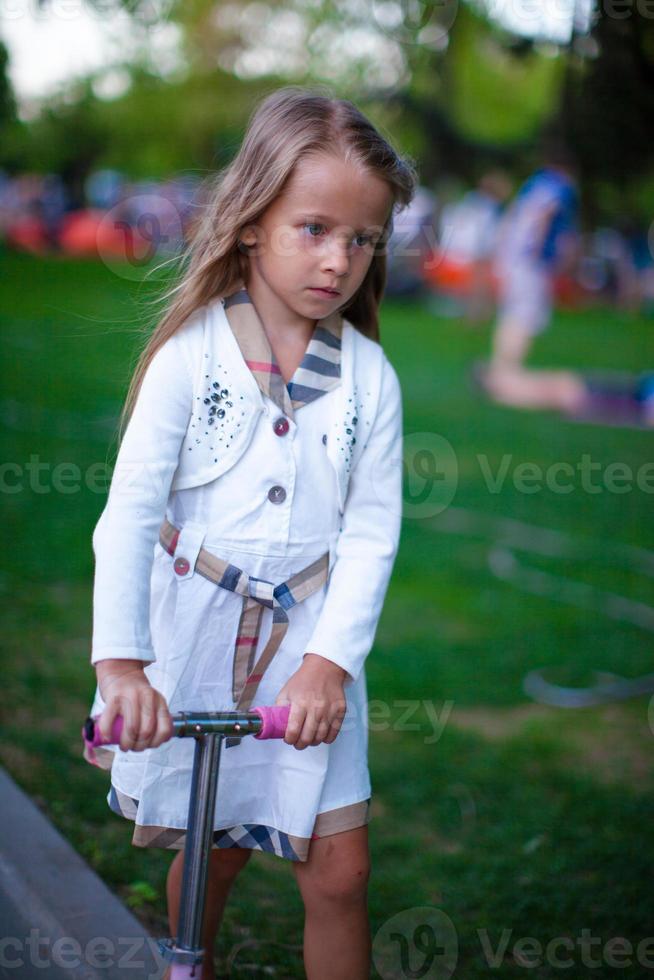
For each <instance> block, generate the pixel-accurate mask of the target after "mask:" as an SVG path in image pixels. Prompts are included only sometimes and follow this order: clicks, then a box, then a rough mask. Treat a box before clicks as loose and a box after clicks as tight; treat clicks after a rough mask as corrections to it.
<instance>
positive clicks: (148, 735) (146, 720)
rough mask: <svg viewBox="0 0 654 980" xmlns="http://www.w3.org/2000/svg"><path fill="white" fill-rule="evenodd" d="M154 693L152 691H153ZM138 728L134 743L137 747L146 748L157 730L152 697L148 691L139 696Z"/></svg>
mask: <svg viewBox="0 0 654 980" xmlns="http://www.w3.org/2000/svg"><path fill="white" fill-rule="evenodd" d="M153 694H154V692H153ZM140 709H141V710H140V712H139V728H138V735H137V737H136V738H135V740H134V741H135V743H136V746H137V747H138V748H146V746H147V745H149V743H150V742H151V740H152V738H153V737H154V734H155V732H156V730H157V712H156V708H155V704H154V697H152V696H150V694H149V693H146V694H145V695H142V696H141V698H140Z"/></svg>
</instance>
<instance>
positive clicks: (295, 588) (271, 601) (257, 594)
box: [159, 518, 329, 748]
mask: <svg viewBox="0 0 654 980" xmlns="http://www.w3.org/2000/svg"><path fill="white" fill-rule="evenodd" d="M180 531H181V528H177V527H175V525H174V524H171V523H170V521H169V520H168V519H167V518H165V519H164V522H163V524H162V525H161V528H160V530H159V541H160V543H161V546H162V548H164V549H165V550H166V551H167V552H168V554H169V555H174V554H175V549H176V547H177V539H178V538H179V534H180ZM186 565H187V567H188V562H187V563H186ZM195 571H196V572H197V573H198V574H200V575H203V576H204V578H208V579H210V580H211V581H212V582H215V583H216V585H220V586H221V587H222V588H223V589H229V590H230V592H238V593H239V595H242V596H243V608H242V610H241V616H240V619H239V624H238V633H237V635H236V644H235V647H234V661H233V670H232V697H233V699H234V703H235V708H236V709H239V710H244V711H247V709H248V708H249V707H250V706H251V704H252V700H253V698H254V695H255V693H256V690H257V688H258V686H259V682H260V680H261V678H262V677H263V675H264V673H265V671H266V669H267V667H268V665H269V664H270V662H271V660H272V659H273V657H274V656H275V654H276V652H277V650H278V648H279V645H280V644H281V642H282V640H283V639H284V636H285V635H286V630H287V629H288V615H287V613H286V610H287V609H290V608H291V606H294V605H295V604H296V603H297V602H301V601H302V599H306V598H307V596H309V595H311V594H312V593H313V592H316V591H317V590H318V589H319V588H320V587H321V585H323V583H324V582H325V581H326V580H327V576H328V571H329V551H326V552H325V553H324V555H321V556H320V558H317V559H316V560H315V561H312V562H311V564H310V565H307V566H306V568H303V569H301V570H300V571H299V572H296V573H295V575H292V576H291V577H290V578H289V579H287V581H286V582H281V583H280V584H279V585H275V584H274V583H273V582H269V581H267V579H262V578H255V577H254V576H253V575H248V574H247V572H244V571H243V569H242V568H239V567H238V566H237V565H232V564H231V563H230V562H228V561H225V560H224V559H222V558H218V557H217V556H216V555H214V554H212V553H211V552H210V551H207V549H206V548H200V550H199V552H198V556H197V559H196V562H195ZM264 606H267V607H268V608H270V609H272V611H273V622H272V631H271V634H270V639H269V640H268V642H267V644H266V646H265V648H264V650H263V651H262V653H261V656H260V657H259V659H258V660H257V662H256V663H254V657H255V654H256V649H257V643H258V640H259V632H260V627H261V617H262V615H263V609H264ZM240 743H241V739H240V738H237V737H228V738H226V739H225V746H226V747H227V748H230V747H231V746H232V745H240Z"/></svg>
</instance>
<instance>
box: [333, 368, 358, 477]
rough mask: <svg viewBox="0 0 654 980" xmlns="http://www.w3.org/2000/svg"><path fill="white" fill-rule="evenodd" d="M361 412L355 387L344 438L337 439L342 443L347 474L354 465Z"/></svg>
mask: <svg viewBox="0 0 654 980" xmlns="http://www.w3.org/2000/svg"><path fill="white" fill-rule="evenodd" d="M352 403H354V404H352ZM359 412H360V409H358V408H357V386H356V385H355V386H354V398H348V406H347V408H346V409H345V418H344V419H343V438H341V437H340V436H337V437H336V438H337V441H338V442H339V443H340V447H339V448H340V451H341V452H342V453H343V454H344V455H343V458H344V463H345V469H346V470H347V472H349V471H350V467H351V465H352V456H353V454H354V446H355V444H356V441H357V438H356V431H357V428H356V427H357V424H358V422H359Z"/></svg>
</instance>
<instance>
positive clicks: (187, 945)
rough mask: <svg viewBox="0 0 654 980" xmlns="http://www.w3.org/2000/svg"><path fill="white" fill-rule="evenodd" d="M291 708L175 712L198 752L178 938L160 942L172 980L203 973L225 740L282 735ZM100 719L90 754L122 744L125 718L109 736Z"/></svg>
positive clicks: (181, 733)
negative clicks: (210, 867)
mask: <svg viewBox="0 0 654 980" xmlns="http://www.w3.org/2000/svg"><path fill="white" fill-rule="evenodd" d="M289 711H290V705H284V706H272V707H271V706H260V707H255V708H252V709H251V710H249V711H182V712H178V713H177V714H175V715H174V716H173V737H177V738H188V737H192V738H194V739H195V752H194V755H193V772H192V776H191V791H190V799H189V808H188V820H187V832H186V842H185V845H184V871H183V876H182V890H181V899H180V909H179V919H178V928H177V936H176V937H173V938H167V939H160V940H159V941H158V946H159V950H160V952H161V955H162V956H163V958H164V960H167V961H168V962H170V963H171V972H170V980H193V978H195V980H197V978H198V977H199V976H200V975H201V972H202V966H201V964H202V960H203V958H204V953H205V950H204V948H203V946H202V927H203V924H204V910H205V905H206V899H207V885H208V880H209V873H208V865H209V856H210V852H211V848H212V844H213V840H212V838H213V823H214V813H215V808H216V790H217V786H218V769H219V763H220V751H221V748H222V741H223V738H225V737H226V736H231V737H237V738H240V737H242V736H244V735H254V737H255V738H283V737H284V732H285V730H286V724H287V722H288V716H289ZM97 717H99V716H97ZM97 717H95V718H87V719H86V722H85V723H84V726H83V728H82V736H83V739H84V741H85V743H86V746H87V749H90V750H91V752H92V749H93V747H94V746H100V745H107V744H117V743H118V741H119V739H120V732H121V729H122V718H121V719H118V718H116V719H114V723H113V725H112V733H111V735H110V736H109V738H105V737H103V736H102V735H101V733H100V732H99V729H98V727H97V725H96V722H97ZM92 758H93V757H92V756H91V760H92ZM198 967H199V969H198Z"/></svg>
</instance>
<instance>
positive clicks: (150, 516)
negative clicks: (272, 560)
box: [91, 328, 193, 664]
mask: <svg viewBox="0 0 654 980" xmlns="http://www.w3.org/2000/svg"><path fill="white" fill-rule="evenodd" d="M182 329H183V328H182ZM192 404H193V383H192V377H191V368H190V367H189V365H188V363H187V358H186V356H185V352H184V347H183V345H182V343H181V342H180V338H179V331H178V332H177V333H175V334H173V336H172V337H170V338H169V339H168V340H167V341H166V342H165V343H164V344H163V346H162V347H160V348H159V350H158V351H157V353H156V354H155V355H154V357H153V358H152V361H151V362H150V364H149V365H148V369H147V371H146V373H145V375H144V377H143V381H142V385H141V388H140V391H139V394H138V398H137V400H136V404H135V406H134V409H133V412H132V415H131V417H130V419H129V422H128V424H127V427H126V429H125V434H124V436H123V440H122V442H121V445H120V449H119V451H118V456H117V459H116V465H115V467H114V471H113V475H112V479H111V486H110V489H109V495H108V498H107V502H106V505H105V508H104V510H103V512H102V514H101V515H100V519H99V520H98V523H97V524H96V526H95V529H94V531H93V539H92V540H93V551H94V554H95V575H94V583H93V643H92V651H91V663H92V664H95V663H97V662H98V661H99V660H108V659H116V660H126V659H133V660H143V661H148V662H150V661H154V660H156V656H155V653H154V650H153V648H152V641H151V637H150V578H151V574H152V564H153V561H154V548H155V544H156V542H157V540H158V534H159V528H160V526H161V523H162V521H163V518H164V516H165V512H166V504H167V502H168V495H169V492H170V485H171V483H172V479H173V476H174V473H175V470H176V469H177V466H178V463H179V452H180V447H181V444H182V441H183V439H184V436H185V434H186V430H187V427H188V422H189V419H190V415H191V412H192Z"/></svg>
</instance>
